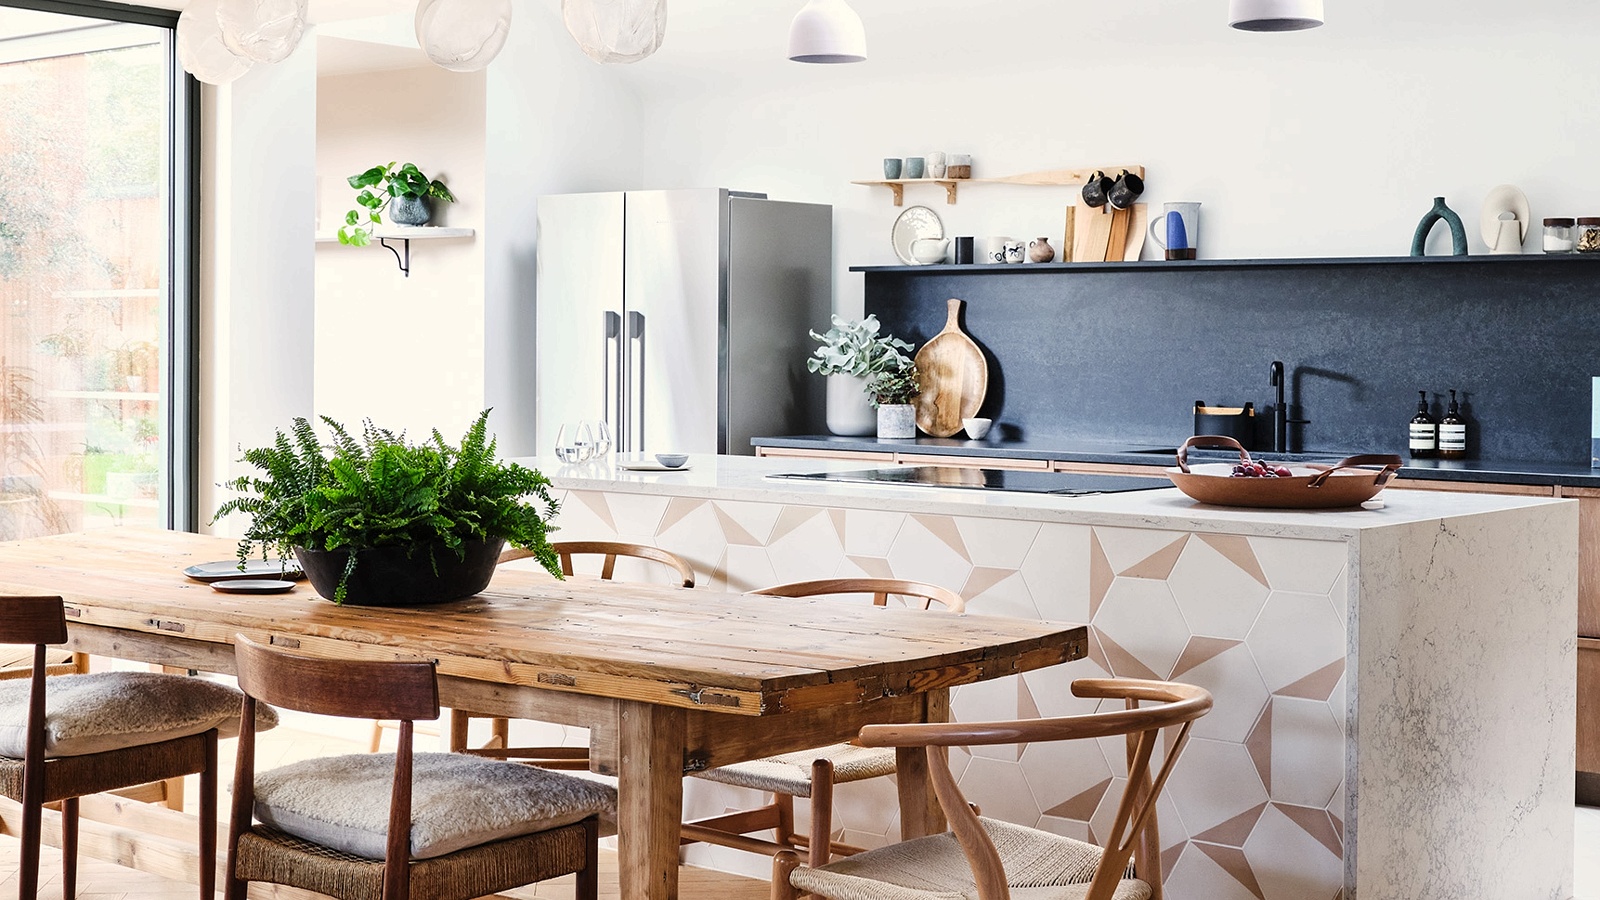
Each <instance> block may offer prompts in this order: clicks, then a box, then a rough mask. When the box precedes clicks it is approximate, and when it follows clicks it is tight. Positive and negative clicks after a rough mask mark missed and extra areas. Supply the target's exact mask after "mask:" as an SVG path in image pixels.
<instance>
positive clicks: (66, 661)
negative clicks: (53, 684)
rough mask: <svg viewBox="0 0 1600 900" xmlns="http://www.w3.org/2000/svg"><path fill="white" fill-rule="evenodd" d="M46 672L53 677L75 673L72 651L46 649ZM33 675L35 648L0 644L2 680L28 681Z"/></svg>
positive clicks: (0, 676)
mask: <svg viewBox="0 0 1600 900" xmlns="http://www.w3.org/2000/svg"><path fill="white" fill-rule="evenodd" d="M44 664H45V671H46V672H47V673H49V674H51V675H59V674H65V673H67V672H71V671H75V669H76V667H75V666H74V665H73V659H72V651H71V650H61V649H59V648H56V647H46V648H45V652H44ZM32 674H33V646H32V645H30V644H0V680H5V679H9V678H23V679H26V678H27V677H28V676H29V675H32Z"/></svg>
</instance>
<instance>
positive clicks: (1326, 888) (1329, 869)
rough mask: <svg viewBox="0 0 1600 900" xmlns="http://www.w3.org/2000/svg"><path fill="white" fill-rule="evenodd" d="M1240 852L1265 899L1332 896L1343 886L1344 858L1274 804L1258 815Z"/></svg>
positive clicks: (1302, 898)
mask: <svg viewBox="0 0 1600 900" xmlns="http://www.w3.org/2000/svg"><path fill="white" fill-rule="evenodd" d="M1244 854H1245V858H1246V859H1248V860H1249V861H1250V868H1251V869H1252V870H1253V871H1254V872H1255V876H1256V879H1257V880H1258V881H1259V882H1260V883H1261V888H1262V893H1263V894H1264V895H1265V898H1266V900H1305V898H1307V897H1332V896H1334V895H1335V894H1337V893H1339V891H1340V889H1341V888H1343V887H1344V860H1343V859H1342V858H1341V857H1340V856H1337V855H1335V854H1333V853H1331V852H1329V850H1328V848H1327V847H1326V846H1324V845H1323V843H1322V842H1321V841H1319V840H1317V838H1316V837H1314V836H1312V835H1311V834H1309V833H1308V832H1307V831H1306V830H1305V829H1303V828H1302V827H1300V826H1299V825H1298V824H1296V823H1295V822H1294V820H1292V819H1290V818H1289V817H1288V816H1286V815H1285V814H1284V813H1283V812H1281V811H1279V810H1278V809H1276V808H1274V807H1270V806H1269V807H1267V810H1266V812H1264V813H1262V814H1261V821H1260V822H1258V823H1256V827H1255V830H1254V831H1252V832H1250V839H1249V840H1247V841H1245V845H1244Z"/></svg>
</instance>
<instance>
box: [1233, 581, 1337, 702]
mask: <svg viewBox="0 0 1600 900" xmlns="http://www.w3.org/2000/svg"><path fill="white" fill-rule="evenodd" d="M1245 643H1246V644H1247V645H1249V647H1250V653H1251V655H1252V656H1254V657H1255V659H1256V667H1257V668H1258V669H1259V670H1260V671H1261V680H1262V681H1264V682H1266V685H1267V690H1269V691H1277V690H1278V689H1280V688H1283V687H1286V686H1288V685H1290V684H1293V683H1294V682H1296V681H1299V680H1300V679H1302V678H1304V677H1306V676H1307V675H1310V674H1311V673H1312V672H1315V671H1317V670H1318V669H1321V668H1323V667H1325V666H1327V665H1329V664H1330V663H1333V662H1335V661H1337V660H1341V659H1344V657H1345V630H1344V623H1343V622H1340V621H1339V618H1338V617H1337V616H1335V615H1334V614H1333V605H1332V604H1331V603H1329V601H1328V595H1327V594H1299V593H1292V592H1289V591H1273V592H1272V595H1271V596H1269V597H1268V598H1267V603H1266V606H1265V607H1263V608H1262V610H1261V615H1260V617H1259V618H1257V619H1256V624H1255V626H1254V627H1253V628H1251V629H1250V633H1249V635H1247V636H1246V637H1245Z"/></svg>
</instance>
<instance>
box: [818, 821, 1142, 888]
mask: <svg viewBox="0 0 1600 900" xmlns="http://www.w3.org/2000/svg"><path fill="white" fill-rule="evenodd" d="M978 821H979V822H981V823H983V828H984V831H986V832H987V833H988V835H989V839H990V840H991V841H993V842H994V846H995V849H996V850H997V851H999V853H1000V864H1001V867H1002V868H1004V869H1005V873H1006V882H1007V885H1008V886H1009V887H1010V889H1011V896H1012V897H1013V898H1014V900H1081V898H1082V897H1084V896H1085V895H1086V894H1087V893H1088V891H1089V882H1090V881H1091V880H1093V879H1094V873H1095V868H1096V867H1097V866H1099V865H1100V857H1101V856H1103V855H1104V852H1103V851H1102V850H1101V849H1100V848H1099V847H1096V846H1095V845H1093V844H1086V843H1084V842H1083V841H1076V840H1073V839H1072V838H1068V837H1061V836H1058V835H1053V834H1048V833H1045V832H1042V831H1036V830H1034V829H1032V828H1023V827H1021V826H1017V825H1012V824H1010V823H1007V822H1001V821H998V820H996V819H989V818H984V817H979V819H978ZM790 880H791V882H792V883H793V884H794V886H795V887H796V888H798V889H800V890H802V891H810V892H812V893H814V894H820V895H821V896H824V897H828V898H831V900H975V898H976V897H977V896H978V886H977V882H976V880H975V879H974V878H973V875H972V868H971V867H970V866H969V865H968V864H967V861H966V857H965V856H964V855H963V854H962V852H961V845H960V844H959V843H957V841H956V838H955V835H953V834H951V833H950V832H945V833H944V834H936V835H932V836H930V837H925V838H917V839H916V840H912V841H905V842H904V843H900V844H891V845H889V846H887V847H880V848H878V849H876V850H868V851H867V852H865V853H860V854H857V855H855V856H847V857H845V858H844V859H841V860H839V861H838V862H835V863H830V864H829V865H826V866H821V867H819V868H814V869H813V868H801V869H796V870H795V872H794V874H793V875H792V876H791V878H790ZM1150 894H1151V891H1150V885H1148V884H1145V883H1144V882H1143V881H1139V880H1137V879H1133V878H1128V879H1124V880H1123V881H1122V882H1121V883H1120V884H1119V885H1118V886H1117V890H1116V892H1115V893H1113V894H1112V895H1111V896H1112V900H1148V898H1149V897H1150Z"/></svg>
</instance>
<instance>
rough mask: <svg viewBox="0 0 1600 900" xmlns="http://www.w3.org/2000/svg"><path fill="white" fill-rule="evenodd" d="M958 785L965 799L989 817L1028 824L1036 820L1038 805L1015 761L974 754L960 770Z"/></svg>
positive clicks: (1030, 824) (1038, 814) (1034, 822)
mask: <svg viewBox="0 0 1600 900" xmlns="http://www.w3.org/2000/svg"><path fill="white" fill-rule="evenodd" d="M960 784H961V793H962V794H963V795H965V796H966V798H967V800H969V801H970V802H972V803H976V804H978V805H979V806H981V807H982V808H983V814H984V815H985V816H988V817H989V818H991V819H1000V820H1001V821H1005V822H1013V823H1016V824H1018V825H1028V826H1033V825H1036V824H1038V822H1039V816H1040V810H1039V804H1038V803H1037V802H1035V801H1034V799H1033V792H1032V791H1031V790H1030V789H1029V788H1028V780H1027V779H1026V778H1025V777H1023V774H1022V767H1021V766H1020V765H1018V764H1017V763H1014V762H1006V761H1004V760H999V759H989V758H987V757H983V756H974V757H973V758H972V762H971V763H970V764H969V765H968V766H967V770H966V771H965V772H963V773H961V782H960Z"/></svg>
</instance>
